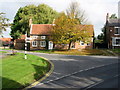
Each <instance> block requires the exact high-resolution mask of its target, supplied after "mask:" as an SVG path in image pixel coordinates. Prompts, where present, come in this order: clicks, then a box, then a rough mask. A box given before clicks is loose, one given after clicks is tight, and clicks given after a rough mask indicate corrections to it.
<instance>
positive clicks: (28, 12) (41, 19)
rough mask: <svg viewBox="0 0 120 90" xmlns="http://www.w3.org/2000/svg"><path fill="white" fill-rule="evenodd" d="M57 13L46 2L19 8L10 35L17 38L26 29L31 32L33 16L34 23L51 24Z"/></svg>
mask: <svg viewBox="0 0 120 90" xmlns="http://www.w3.org/2000/svg"><path fill="white" fill-rule="evenodd" d="M57 14H58V13H57V12H56V11H55V10H53V9H52V8H51V7H49V6H48V5H45V4H40V5H38V6H35V5H29V6H25V7H22V8H19V10H18V11H17V13H16V15H15V17H14V21H13V24H12V26H11V30H12V31H11V34H10V35H11V37H13V39H17V38H19V37H20V35H21V34H25V33H26V31H27V32H28V34H29V30H30V28H29V19H30V18H32V21H33V24H51V23H52V22H53V19H54V18H55V17H56V16H57Z"/></svg>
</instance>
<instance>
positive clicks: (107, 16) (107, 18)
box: [106, 13, 109, 21]
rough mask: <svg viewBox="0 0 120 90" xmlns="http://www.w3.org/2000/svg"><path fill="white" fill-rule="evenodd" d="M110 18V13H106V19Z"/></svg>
mask: <svg viewBox="0 0 120 90" xmlns="http://www.w3.org/2000/svg"><path fill="white" fill-rule="evenodd" d="M108 20H109V13H107V15H106V21H108Z"/></svg>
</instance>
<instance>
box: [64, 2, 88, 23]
mask: <svg viewBox="0 0 120 90" xmlns="http://www.w3.org/2000/svg"><path fill="white" fill-rule="evenodd" d="M66 14H67V15H68V16H69V17H70V18H76V19H78V20H79V22H80V24H85V23H86V22H87V18H86V16H85V11H84V10H82V9H81V8H80V4H79V3H78V2H72V3H71V4H70V6H69V7H68V9H67V10H66Z"/></svg>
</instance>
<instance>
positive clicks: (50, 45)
mask: <svg viewBox="0 0 120 90" xmlns="http://www.w3.org/2000/svg"><path fill="white" fill-rule="evenodd" d="M48 49H49V50H52V49H53V42H52V41H49V47H48Z"/></svg>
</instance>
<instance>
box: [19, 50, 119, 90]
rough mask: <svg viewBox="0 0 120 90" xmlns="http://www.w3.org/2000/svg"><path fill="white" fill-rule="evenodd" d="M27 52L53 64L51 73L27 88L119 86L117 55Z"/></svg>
mask: <svg viewBox="0 0 120 90" xmlns="http://www.w3.org/2000/svg"><path fill="white" fill-rule="evenodd" d="M20 52H23V51H20ZM28 54H32V55H37V56H41V57H44V58H47V59H48V60H50V61H51V62H52V63H53V64H54V71H53V73H52V74H51V75H50V76H49V77H48V78H46V79H45V80H43V81H42V82H39V83H38V84H37V85H35V86H33V87H31V88H29V89H38V88H42V89H44V88H48V89H49V88H51V90H52V89H57V88H75V89H85V90H87V89H89V88H118V86H119V85H118V84H119V82H118V81H119V80H120V73H119V72H120V67H119V65H118V64H119V57H113V56H72V55H59V54H45V53H35V52H34V53H33V52H28ZM118 79H119V80H118ZM119 88H120V87H119Z"/></svg>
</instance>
